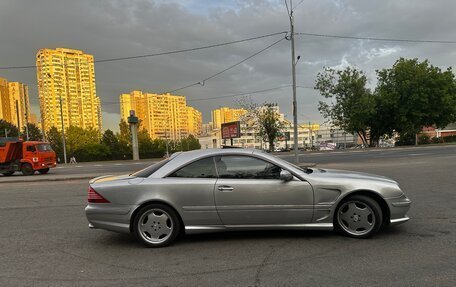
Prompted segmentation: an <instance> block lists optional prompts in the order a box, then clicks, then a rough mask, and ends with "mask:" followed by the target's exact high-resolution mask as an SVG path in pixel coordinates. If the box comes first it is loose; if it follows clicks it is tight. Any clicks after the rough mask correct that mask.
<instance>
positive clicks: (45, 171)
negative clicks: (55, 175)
mask: <svg viewBox="0 0 456 287" xmlns="http://www.w3.org/2000/svg"><path fill="white" fill-rule="evenodd" d="M38 171H39V173H41V174H46V173H48V172H49V168H44V169H40V170H38Z"/></svg>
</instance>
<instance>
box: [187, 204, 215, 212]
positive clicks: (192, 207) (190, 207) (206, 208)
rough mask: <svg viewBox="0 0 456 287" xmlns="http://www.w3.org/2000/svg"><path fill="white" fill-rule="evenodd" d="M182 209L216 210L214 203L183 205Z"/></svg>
mask: <svg viewBox="0 0 456 287" xmlns="http://www.w3.org/2000/svg"><path fill="white" fill-rule="evenodd" d="M182 210H184V211H216V210H217V209H216V208H215V205H212V206H183V207H182Z"/></svg>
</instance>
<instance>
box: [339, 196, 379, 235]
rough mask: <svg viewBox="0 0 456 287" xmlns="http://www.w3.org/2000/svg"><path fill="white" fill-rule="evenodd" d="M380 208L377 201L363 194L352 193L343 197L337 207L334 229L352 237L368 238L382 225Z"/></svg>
mask: <svg viewBox="0 0 456 287" xmlns="http://www.w3.org/2000/svg"><path fill="white" fill-rule="evenodd" d="M382 220H383V215H382V209H381V208H380V206H379V205H378V203H377V202H376V201H375V200H374V199H372V198H370V197H368V196H364V195H354V196H350V197H349V198H347V199H345V200H344V201H343V202H342V203H341V204H340V205H339V207H338V208H337V210H336V214H335V218H334V225H335V229H336V230H337V231H339V232H341V233H342V234H344V235H347V236H350V237H354V238H368V237H371V236H372V235H374V234H375V233H377V232H378V231H379V229H380V227H381V226H382Z"/></svg>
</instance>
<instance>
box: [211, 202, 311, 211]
mask: <svg viewBox="0 0 456 287" xmlns="http://www.w3.org/2000/svg"><path fill="white" fill-rule="evenodd" d="M313 208H314V206H313V205H272V204H270V205H218V206H217V210H218V211H219V212H220V211H225V210H230V211H231V210H235V211H238V210H253V211H266V210H293V209H313Z"/></svg>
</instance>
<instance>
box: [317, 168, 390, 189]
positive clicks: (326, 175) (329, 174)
mask: <svg viewBox="0 0 456 287" xmlns="http://www.w3.org/2000/svg"><path fill="white" fill-rule="evenodd" d="M310 176H311V177H313V178H318V179H335V178H341V179H354V180H364V181H377V182H385V183H392V184H396V185H397V184H398V183H397V182H396V181H395V180H392V179H391V178H388V177H385V176H381V175H376V174H370V173H364V172H357V171H348V170H338V169H320V168H315V169H313V172H312V173H311V174H310Z"/></svg>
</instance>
